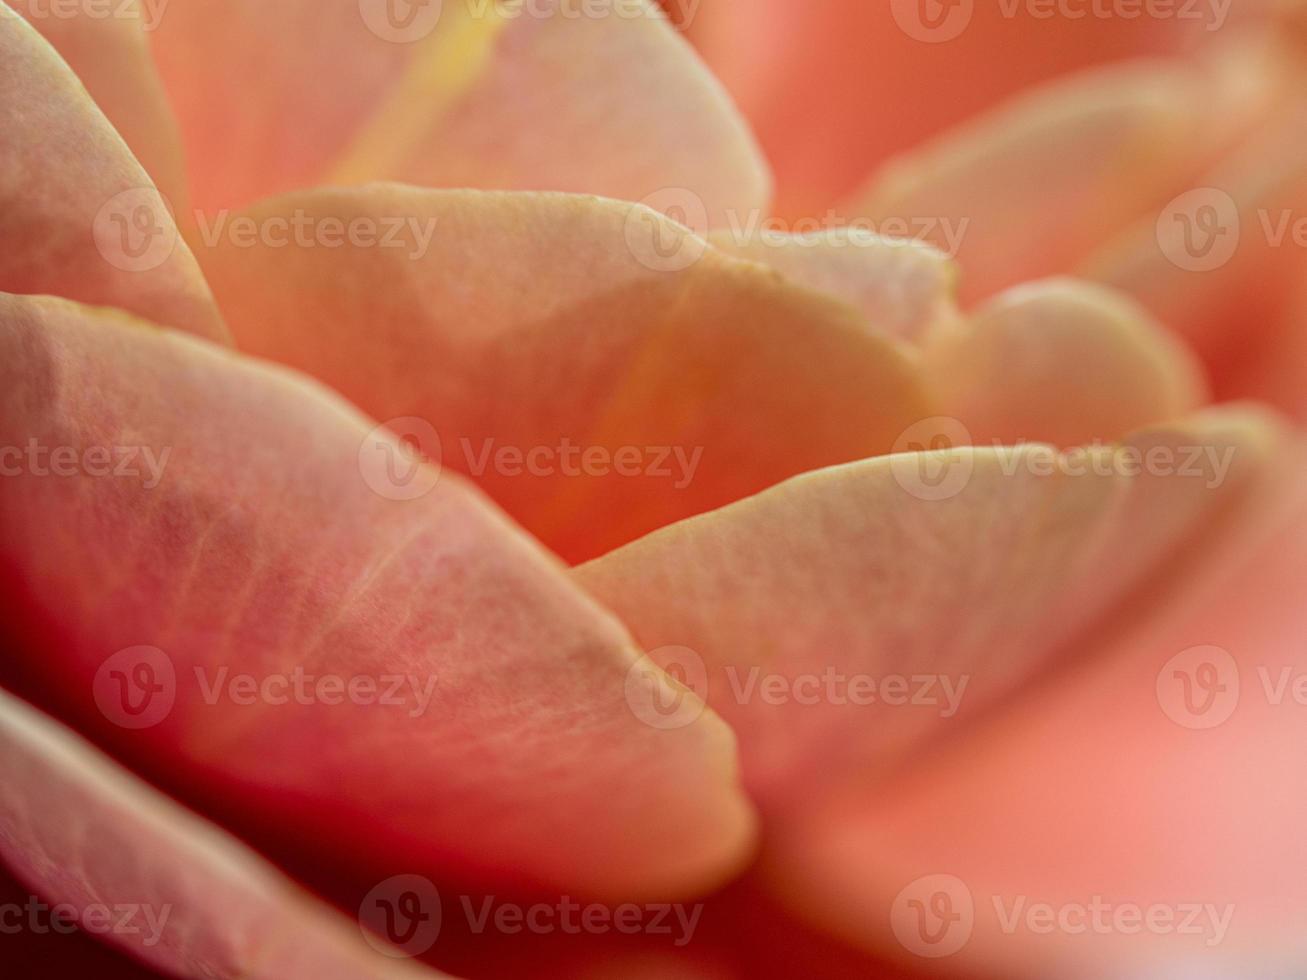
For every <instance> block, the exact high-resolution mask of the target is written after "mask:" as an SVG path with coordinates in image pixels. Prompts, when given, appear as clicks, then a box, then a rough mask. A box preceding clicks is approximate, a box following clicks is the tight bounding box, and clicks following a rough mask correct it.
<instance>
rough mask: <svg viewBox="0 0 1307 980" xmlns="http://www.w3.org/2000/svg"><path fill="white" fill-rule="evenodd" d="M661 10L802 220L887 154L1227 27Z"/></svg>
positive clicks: (945, 8) (734, 3)
mask: <svg viewBox="0 0 1307 980" xmlns="http://www.w3.org/2000/svg"><path fill="white" fill-rule="evenodd" d="M664 4H665V6H667V7H668V9H669V10H671V11H672V12H673V13H674V14H676V15H678V17H679V19H680V20H681V22H682V23H684V24H685V25H686V26H687V29H688V32H689V35H690V37H691V38H692V39H693V40H694V41H695V43H696V44H697V45H698V46H699V48H700V50H702V51H703V52H704V54H705V57H706V58H707V59H708V62H709V64H710V65H711V66H712V68H713V70H714V71H715V72H716V73H717V74H718V76H719V77H721V78H722V80H723V81H724V82H725V84H726V86H727V88H728V89H730V91H731V92H732V94H733V95H734V96H735V97H736V99H737V100H739V102H740V104H741V108H742V109H743V110H744V112H745V115H746V116H747V117H748V118H749V120H750V121H751V122H752V123H753V125H754V128H755V129H756V130H757V132H758V134H759V137H760V139H761V140H762V143H763V146H764V148H765V150H766V153H767V157H768V159H769V160H770V161H771V162H772V164H773V166H774V167H775V169H776V173H777V182H778V195H779V201H778V207H779V210H780V211H781V213H783V214H785V215H788V216H792V217H793V216H799V215H811V214H815V213H818V212H820V211H821V210H824V209H825V208H828V207H830V206H832V205H834V204H836V203H837V202H838V201H840V200H842V199H843V198H844V197H846V196H847V195H848V194H850V193H852V192H853V191H854V189H855V188H856V187H857V186H858V185H859V184H861V183H862V182H863V181H865V180H866V179H867V176H868V175H869V174H870V173H872V171H873V170H874V169H875V168H876V167H877V166H878V165H879V164H881V163H882V162H883V161H884V160H886V159H887V158H888V157H890V156H892V155H894V154H896V153H900V152H903V151H905V150H908V149H910V148H912V147H914V146H916V145H917V144H919V143H921V142H922V141H924V140H926V139H928V138H930V137H933V136H935V135H937V134H938V133H940V132H942V131H943V130H945V129H946V128H948V127H951V126H954V125H957V124H959V123H961V122H963V121H964V120H966V119H968V118H970V117H972V116H974V115H976V114H977V113H979V112H981V111H984V110H987V109H988V108H989V107H990V106H991V105H993V104H994V103H995V102H998V101H999V100H1001V99H1004V98H1007V97H1009V96H1012V95H1015V94H1016V93H1018V92H1021V91H1023V90H1025V89H1026V88H1028V87H1030V86H1032V85H1035V84H1038V83H1041V82H1045V81H1048V80H1050V79H1052V78H1054V77H1056V76H1059V75H1061V74H1063V73H1066V72H1070V71H1074V70H1077V69H1081V68H1087V67H1089V66H1091V65H1094V64H1097V63H1103V62H1109V61H1113V60H1116V59H1121V58H1126V57H1130V56H1133V55H1144V54H1160V53H1162V52H1164V51H1168V50H1174V49H1175V48H1176V47H1177V46H1179V45H1181V44H1183V43H1185V42H1186V41H1187V40H1188V39H1189V38H1190V37H1191V36H1192V35H1193V34H1195V33H1197V34H1199V35H1205V36H1219V33H1221V32H1224V31H1225V30H1226V28H1227V22H1226V17H1225V16H1224V15H1223V14H1219V13H1218V12H1217V10H1216V8H1213V7H1210V6H1207V5H1204V6H1203V8H1202V9H1201V10H1199V9H1198V8H1197V7H1196V6H1195V5H1188V6H1187V10H1188V14H1187V15H1186V16H1166V15H1165V14H1164V15H1163V16H1118V15H1117V14H1118V11H1117V9H1116V8H1114V7H1110V6H1109V5H1095V6H1094V7H1093V8H1092V9H1086V8H1088V7H1089V5H1087V4H1085V5H1082V4H1076V5H1074V9H1073V10H1072V13H1073V14H1079V16H1063V15H1062V10H1055V11H1052V10H1051V9H1050V7H1049V5H1046V4H1042V3H1041V4H1036V3H1022V2H1010V0H1001V2H996V0H974V2H973V0H962V2H945V3H937V2H934V0H890V2H881V0H878V2H874V3H868V2H866V0H822V2H820V3H797V4H796V3H793V2H792V0H664ZM1221 9H1223V10H1224V11H1225V13H1229V8H1221ZM1104 10H1106V13H1103V11H1104ZM1178 10H1179V7H1174V8H1171V10H1170V13H1171V14H1172V15H1174V14H1175V13H1176V12H1178ZM1209 28H1216V30H1209ZM1027 188H1028V189H1029V187H1028V185H1027Z"/></svg>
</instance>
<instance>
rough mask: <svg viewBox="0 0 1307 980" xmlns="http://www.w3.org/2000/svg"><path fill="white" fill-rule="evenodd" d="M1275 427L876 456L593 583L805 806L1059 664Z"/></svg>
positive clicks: (602, 568) (680, 529)
mask: <svg viewBox="0 0 1307 980" xmlns="http://www.w3.org/2000/svg"><path fill="white" fill-rule="evenodd" d="M1277 434H1278V433H1277V430H1276V429H1275V428H1274V426H1273V425H1272V424H1270V423H1269V422H1268V421H1267V420H1266V418H1265V417H1263V416H1261V415H1258V414H1254V413H1250V412H1244V411H1237V410H1227V411H1213V412H1211V413H1207V414H1204V415H1200V416H1197V417H1195V418H1194V419H1193V420H1192V421H1190V422H1188V423H1186V424H1185V425H1183V426H1178V427H1176V428H1172V429H1157V430H1152V431H1145V432H1142V433H1138V434H1136V435H1134V436H1133V437H1131V438H1130V439H1129V440H1127V442H1126V443H1125V445H1124V446H1122V447H1120V448H1117V449H1107V448H1102V447H1100V448H1098V449H1094V450H1091V451H1089V452H1085V453H1078V454H1076V455H1072V456H1064V457H1060V458H1059V457H1058V456H1057V455H1056V453H1055V452H1054V451H1053V450H1051V449H1047V448H1045V447H1039V446H1027V447H1024V448H1021V449H1018V450H1010V449H1009V450H1001V449H991V450H977V449H971V448H964V449H958V450H948V451H934V452H927V453H915V454H911V453H909V454H902V455H895V456H892V457H889V458H884V459H876V460H870V461H868V462H865V463H860V464H856V465H852V466H844V467H839V468H835V469H830V470H825V471H822V472H819V473H812V474H808V475H805V476H803V477H800V478H798V479H796V480H792V481H790V482H788V483H785V484H783V485H782V486H780V487H777V488H775V489H773V490H770V491H768V492H766V493H763V494H760V495H759V496H757V497H753V498H751V499H749V500H745V501H742V502H740V503H738V504H735V505H733V506H731V507H727V508H724V509H723V510H720V511H717V512H715V513H712V514H707V515H704V516H701V517H698V518H694V519H692V520H689V521H685V522H683V523H681V524H677V525H675V526H673V527H670V528H666V529H664V530H662V531H659V532H657V533H655V534H652V535H650V536H648V537H646V538H644V539H642V540H640V541H637V542H635V543H634V544H631V545H629V546H627V547H625V548H622V549H620V550H619V551H616V552H614V553H613V554H610V555H607V556H605V557H603V558H601V559H599V560H598V561H595V562H591V563H590V564H588V565H584V566H582V567H581V568H579V569H577V570H576V572H575V575H576V578H577V581H579V582H580V583H581V584H583V585H584V586H585V587H586V588H588V589H589V590H590V591H591V592H593V593H594V594H595V595H596V596H598V597H599V598H600V599H601V600H602V601H603V602H605V603H606V604H607V605H609V606H610V607H611V608H613V609H615V610H616V611H617V612H618V614H619V615H621V616H622V617H623V619H624V621H625V622H626V623H627V625H628V626H630V627H631V629H632V631H633V633H634V634H635V635H636V637H637V639H639V641H640V642H641V643H642V644H644V645H645V647H646V649H648V650H650V651H651V654H650V655H651V656H652V657H653V658H654V660H655V661H656V662H658V663H660V664H661V665H663V666H665V667H666V668H667V669H668V670H674V671H675V672H677V673H678V674H679V675H683V676H685V677H687V678H690V679H691V680H695V681H697V682H698V683H697V684H696V685H695V688H696V690H698V691H699V692H700V693H703V694H705V695H706V698H705V699H706V700H707V701H708V703H709V704H710V705H712V706H713V707H714V708H716V710H717V711H718V712H719V713H720V714H721V715H722V716H723V717H724V718H725V719H726V720H727V721H728V722H730V723H731V725H732V727H733V728H734V729H735V731H736V733H737V734H738V735H739V738H740V743H741V748H740V750H741V758H742V762H743V766H744V773H745V780H746V783H747V784H748V785H749V788H750V790H751V791H752V792H754V794H755V795H756V796H758V797H759V798H760V799H761V800H762V802H763V803H764V805H765V806H768V807H769V808H770V809H772V810H778V809H793V808H796V807H797V808H802V807H803V806H804V805H805V804H806V803H808V802H809V801H810V800H811V798H812V797H811V792H810V791H811V789H812V786H813V784H821V783H828V782H830V781H832V780H837V779H839V778H840V777H841V776H846V775H847V774H849V773H851V772H856V773H859V774H862V775H864V776H869V775H870V774H871V773H873V772H876V771H879V770H883V769H884V768H885V767H886V766H889V765H892V764H894V763H896V762H898V761H899V760H900V759H901V758H902V757H903V755H904V754H905V753H906V752H907V751H908V750H909V749H910V748H912V747H913V745H914V744H916V743H917V742H919V741H920V740H922V739H923V738H925V737H927V736H931V735H937V734H939V733H940V732H941V731H942V730H945V729H947V730H949V731H954V730H956V728H957V725H958V724H959V722H961V721H964V720H965V719H968V718H970V717H972V716H973V715H974V714H975V713H976V712H978V711H981V710H983V709H984V708H985V707H987V706H989V705H990V704H992V703H993V702H995V701H996V700H998V699H1000V698H1001V697H1002V696H1004V695H1005V694H1007V693H1009V692H1010V691H1011V690H1012V689H1013V688H1014V687H1016V686H1018V685H1019V684H1020V683H1022V682H1024V681H1026V680H1027V679H1028V678H1030V677H1031V676H1032V675H1034V674H1036V673H1037V672H1038V671H1039V670H1040V669H1041V668H1043V667H1046V666H1047V665H1048V664H1049V663H1050V662H1053V661H1055V660H1056V659H1057V655H1058V653H1059V651H1060V650H1061V649H1062V648H1063V647H1064V645H1065V644H1067V643H1069V642H1070V641H1072V640H1073V639H1074V638H1075V637H1076V636H1078V635H1080V634H1081V633H1082V632H1083V631H1085V630H1086V629H1088V628H1091V627H1093V626H1094V625H1096V623H1097V622H1098V621H1099V620H1101V619H1102V618H1103V617H1104V616H1105V614H1107V613H1108V612H1109V611H1110V610H1112V609H1113V608H1114V607H1115V606H1116V605H1117V604H1119V603H1121V602H1122V601H1123V600H1125V599H1127V598H1131V597H1132V593H1133V592H1136V591H1140V592H1141V591H1142V590H1143V588H1144V587H1145V586H1146V585H1148V583H1149V581H1150V578H1151V577H1152V576H1154V575H1160V573H1161V572H1162V570H1163V569H1164V568H1165V567H1166V566H1167V564H1168V560H1169V559H1173V558H1175V556H1177V555H1178V554H1179V552H1180V550H1181V549H1182V548H1183V547H1184V546H1185V545H1186V544H1187V543H1189V542H1191V541H1192V540H1193V539H1194V538H1195V537H1196V536H1197V535H1199V534H1203V533H1208V532H1210V530H1211V528H1212V527H1214V526H1216V525H1217V523H1218V522H1219V520H1220V517H1221V514H1222V511H1223V509H1224V507H1226V506H1227V505H1228V504H1229V502H1230V500H1231V499H1233V498H1236V497H1237V496H1238V495H1239V493H1240V491H1241V489H1242V488H1243V487H1244V486H1245V484H1246V481H1247V478H1248V476H1249V474H1250V473H1255V472H1257V471H1258V469H1259V467H1260V465H1261V463H1262V462H1263V460H1264V459H1265V457H1266V455H1267V453H1268V452H1269V448H1268V447H1269V446H1270V444H1272V443H1273V442H1274V441H1275V439H1276V437H1277ZM1209 448H1210V450H1211V452H1212V455H1211V456H1203V457H1202V459H1201V463H1196V462H1195V460H1196V458H1197V457H1198V455H1199V452H1200V451H1201V450H1203V449H1209ZM1186 466H1193V469H1192V470H1191V469H1187V468H1185V467H1186Z"/></svg>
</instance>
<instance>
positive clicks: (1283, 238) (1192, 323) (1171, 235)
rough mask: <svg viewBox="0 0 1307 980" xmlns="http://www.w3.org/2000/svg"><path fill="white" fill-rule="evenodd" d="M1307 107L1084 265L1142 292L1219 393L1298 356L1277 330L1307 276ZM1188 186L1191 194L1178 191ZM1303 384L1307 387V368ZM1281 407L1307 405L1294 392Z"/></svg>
mask: <svg viewBox="0 0 1307 980" xmlns="http://www.w3.org/2000/svg"><path fill="white" fill-rule="evenodd" d="M1304 134H1307V104H1303V103H1301V102H1300V103H1299V104H1298V105H1297V106H1296V107H1285V108H1282V109H1281V110H1280V111H1279V112H1278V113H1277V114H1276V117H1275V118H1274V120H1273V121H1272V122H1271V123H1269V124H1268V125H1267V126H1266V127H1265V128H1264V129H1263V130H1262V131H1261V132H1260V133H1259V134H1258V135H1257V137H1256V138H1254V139H1251V140H1249V142H1248V143H1247V145H1245V146H1244V147H1242V148H1241V149H1240V150H1239V152H1238V153H1237V154H1234V155H1232V156H1231V157H1230V158H1229V159H1226V160H1224V161H1223V162H1222V163H1221V164H1220V165H1218V166H1217V167H1216V168H1214V169H1213V170H1212V171H1211V172H1209V173H1208V174H1207V175H1206V176H1204V177H1200V178H1199V179H1198V180H1197V181H1195V182H1194V183H1193V184H1192V185H1191V186H1189V187H1187V188H1183V189H1182V190H1183V193H1180V194H1178V195H1177V196H1175V197H1174V198H1173V199H1171V200H1170V201H1169V202H1166V203H1165V204H1164V205H1162V206H1160V207H1158V208H1155V209H1153V211H1152V212H1151V213H1149V214H1147V215H1146V216H1145V217H1144V218H1143V219H1142V220H1141V221H1140V222H1139V223H1138V224H1136V225H1132V226H1131V227H1130V228H1129V229H1128V230H1127V231H1125V232H1123V233H1122V234H1120V235H1118V236H1116V237H1115V238H1114V239H1112V240H1111V241H1110V242H1109V243H1108V244H1106V245H1105V246H1104V247H1103V248H1102V249H1100V250H1099V251H1098V253H1097V254H1095V255H1093V256H1092V257H1089V258H1088V259H1087V260H1086V261H1085V262H1084V264H1083V266H1082V269H1083V272H1084V274H1085V275H1086V276H1088V277H1089V278H1092V279H1096V280H1098V281H1100V282H1105V283H1108V284H1109V285H1112V286H1115V287H1116V288H1118V289H1123V290H1126V291H1127V292H1129V293H1131V294H1132V295H1134V296H1135V297H1136V298H1137V299H1138V300H1139V301H1140V302H1141V303H1143V304H1144V305H1145V306H1147V307H1148V309H1149V310H1151V311H1152V313H1153V314H1154V315H1155V316H1157V317H1159V318H1160V319H1162V320H1163V321H1164V322H1165V323H1167V325H1168V326H1170V327H1172V328H1173V329H1174V330H1176V331H1177V332H1178V333H1180V335H1181V336H1183V337H1184V338H1185V339H1186V340H1188V341H1189V342H1190V343H1191V344H1192V345H1193V346H1194V348H1195V349H1196V350H1197V351H1198V352H1199V353H1200V354H1201V356H1202V357H1203V360H1204V361H1205V362H1206V363H1207V365H1208V369H1209V371H1210V373H1211V375H1212V380H1213V384H1214V387H1215V389H1216V394H1217V396H1218V397H1220V398H1235V397H1266V396H1268V395H1270V394H1273V392H1263V391H1261V390H1260V389H1259V388H1258V387H1257V385H1256V384H1255V383H1253V384H1249V383H1248V382H1249V381H1250V380H1252V381H1255V379H1256V378H1257V377H1258V376H1259V375H1260V374H1262V373H1264V372H1266V371H1268V370H1272V369H1274V368H1275V367H1276V366H1277V364H1278V362H1282V361H1284V360H1285V359H1286V357H1289V356H1290V354H1289V353H1288V352H1289V351H1291V350H1292V348H1293V345H1292V344H1291V343H1286V342H1285V340H1286V338H1285V336H1284V334H1283V333H1281V332H1279V331H1278V330H1277V327H1279V326H1285V327H1289V326H1290V325H1288V324H1285V320H1284V318H1285V315H1286V312H1287V310H1288V308H1289V304H1290V303H1291V300H1292V298H1293V296H1294V293H1295V291H1296V290H1297V289H1298V288H1299V285H1300V283H1301V282H1302V280H1303V277H1304V275H1307V135H1304ZM1178 190H1180V189H1178ZM1296 363H1298V365H1299V366H1300V367H1301V368H1302V371H1301V372H1300V373H1299V375H1298V377H1299V379H1300V380H1299V384H1302V383H1307V365H1303V364H1302V362H1300V361H1298V362H1296ZM1277 403H1278V404H1279V405H1281V406H1282V407H1284V408H1286V409H1289V410H1294V409H1297V408H1298V407H1299V406H1298V405H1296V404H1295V402H1294V400H1293V399H1292V398H1290V399H1287V400H1286V399H1285V398H1284V397H1283V392H1281V393H1280V397H1279V398H1278V399H1277Z"/></svg>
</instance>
